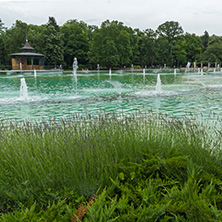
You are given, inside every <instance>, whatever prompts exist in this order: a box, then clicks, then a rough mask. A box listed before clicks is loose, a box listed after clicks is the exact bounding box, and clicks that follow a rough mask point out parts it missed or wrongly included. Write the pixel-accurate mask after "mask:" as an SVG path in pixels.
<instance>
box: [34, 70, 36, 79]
mask: <svg viewBox="0 0 222 222" xmlns="http://www.w3.org/2000/svg"><path fill="white" fill-rule="evenodd" d="M36 76H37V74H36V70H35V69H34V77H35V78H36Z"/></svg>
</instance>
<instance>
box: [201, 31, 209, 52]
mask: <svg viewBox="0 0 222 222" xmlns="http://www.w3.org/2000/svg"><path fill="white" fill-rule="evenodd" d="M209 38H210V36H209V34H208V32H207V31H205V32H204V35H202V36H201V42H202V45H203V50H204V51H205V50H206V49H207V45H208V42H209Z"/></svg>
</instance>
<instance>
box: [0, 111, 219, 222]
mask: <svg viewBox="0 0 222 222" xmlns="http://www.w3.org/2000/svg"><path fill="white" fill-rule="evenodd" d="M206 123H207V122H206V121H202V122H201V121H197V120H196V119H194V118H193V117H192V116H190V117H189V118H188V117H184V119H175V118H167V116H163V115H161V114H158V115H155V114H153V113H152V112H143V113H140V112H138V113H135V114H132V115H131V116H124V115H123V114H116V113H103V114H99V115H98V116H97V117H96V116H94V118H92V116H90V115H87V114H86V113H84V114H76V115H70V116H68V117H67V118H64V119H60V120H58V119H51V120H50V121H45V120H44V119H43V120H42V122H36V123H32V122H28V121H25V122H18V121H10V120H9V121H1V122H0V221H72V222H73V221H80V220H81V221H95V222H97V221H220V220H222V195H221V194H222V166H221V162H222V155H221V154H222V150H221V139H220V136H221V130H220V128H219V125H215V126H213V125H212V124H211V126H210V127H208V126H207V124H206ZM216 124H220V122H219V120H218V121H217V122H216Z"/></svg>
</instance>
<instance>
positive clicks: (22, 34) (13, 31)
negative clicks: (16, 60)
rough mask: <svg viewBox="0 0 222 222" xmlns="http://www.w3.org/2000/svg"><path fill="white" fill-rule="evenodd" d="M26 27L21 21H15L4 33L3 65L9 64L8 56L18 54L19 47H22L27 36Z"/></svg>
mask: <svg viewBox="0 0 222 222" xmlns="http://www.w3.org/2000/svg"><path fill="white" fill-rule="evenodd" d="M27 28H28V25H27V24H26V23H24V22H22V21H19V20H16V22H15V24H13V25H12V27H11V28H10V29H7V30H6V33H5V38H4V39H5V40H4V41H5V47H6V48H5V49H6V51H5V63H6V64H7V65H9V64H10V63H11V61H10V57H9V54H10V53H15V52H19V51H20V49H21V47H23V46H24V44H25V40H26V36H27Z"/></svg>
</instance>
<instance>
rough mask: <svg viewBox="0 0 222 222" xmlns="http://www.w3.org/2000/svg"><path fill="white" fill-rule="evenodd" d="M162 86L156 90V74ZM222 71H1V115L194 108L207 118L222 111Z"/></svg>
mask: <svg viewBox="0 0 222 222" xmlns="http://www.w3.org/2000/svg"><path fill="white" fill-rule="evenodd" d="M158 73H159V74H160V78H161V86H162V90H161V92H160V93H158V92H156V91H155V86H156V83H157V74H158ZM21 78H25V80H26V84H27V86H28V98H27V99H24V98H21V97H20V79H21ZM221 98H222V73H213V72H211V73H206V75H203V76H201V75H200V74H198V73H188V74H187V73H179V74H177V75H174V74H173V73H161V71H159V72H157V71H156V72H155V73H154V72H153V73H146V75H143V74H142V73H118V72H113V73H112V75H111V76H110V75H109V74H108V72H107V73H99V74H98V73H78V74H77V78H75V77H74V75H73V74H72V73H70V74H61V75H58V74H56V75H54V74H43V75H41V76H39V75H37V77H36V78H35V77H34V76H32V75H28V74H27V75H1V76H0V119H5V118H10V119H29V120H33V119H40V118H42V117H44V118H46V119H48V118H49V117H53V116H56V117H65V116H66V115H68V114H70V113H71V114H72V113H76V112H84V111H85V110H87V112H88V113H90V114H97V113H98V112H100V111H107V112H108V111H110V112H112V111H116V112H124V113H125V114H129V113H132V112H135V110H144V109H148V110H150V109H152V110H153V112H162V113H167V114H168V115H169V116H172V115H174V116H177V117H183V116H184V115H186V113H189V112H192V113H193V114H195V115H200V114H201V115H203V117H204V118H217V117H218V116H219V117H220V116H221V114H222V99H221Z"/></svg>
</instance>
